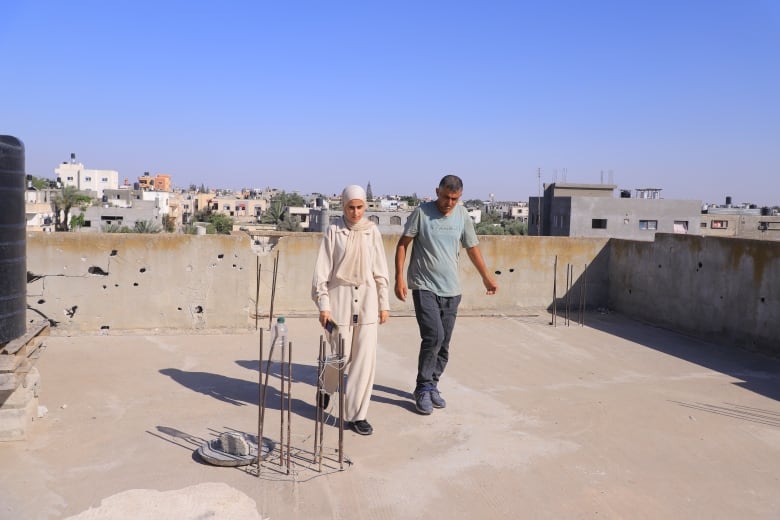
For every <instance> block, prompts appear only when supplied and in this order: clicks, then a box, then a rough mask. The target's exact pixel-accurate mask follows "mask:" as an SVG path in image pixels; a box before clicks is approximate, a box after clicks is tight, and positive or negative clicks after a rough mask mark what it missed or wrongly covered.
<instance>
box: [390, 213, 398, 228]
mask: <svg viewBox="0 0 780 520" xmlns="http://www.w3.org/2000/svg"><path fill="white" fill-rule="evenodd" d="M390 224H391V225H393V226H400V225H401V217H399V216H398V215H393V216H392V217H390Z"/></svg>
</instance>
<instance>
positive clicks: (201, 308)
mask: <svg viewBox="0 0 780 520" xmlns="http://www.w3.org/2000/svg"><path fill="white" fill-rule="evenodd" d="M195 312H196V313H198V314H200V313H202V312H203V307H201V306H200V305H196V306H195Z"/></svg>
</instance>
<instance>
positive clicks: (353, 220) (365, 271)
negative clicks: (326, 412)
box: [312, 185, 390, 435]
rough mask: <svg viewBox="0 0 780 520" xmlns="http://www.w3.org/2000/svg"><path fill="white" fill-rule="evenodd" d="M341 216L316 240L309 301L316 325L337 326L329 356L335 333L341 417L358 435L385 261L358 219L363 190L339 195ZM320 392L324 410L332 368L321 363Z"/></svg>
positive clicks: (362, 430)
mask: <svg viewBox="0 0 780 520" xmlns="http://www.w3.org/2000/svg"><path fill="white" fill-rule="evenodd" d="M341 203H342V207H343V209H344V216H343V217H342V218H341V219H340V220H339V221H338V222H337V223H335V224H331V225H330V226H328V229H327V230H326V231H325V234H324V236H323V237H322V243H321V244H320V250H319V254H318V255H317V263H316V265H315V268H314V277H313V279H312V299H313V300H314V302H315V303H316V304H317V308H318V309H319V311H320V315H319V321H320V325H322V326H323V327H325V326H326V325H327V324H328V321H329V320H332V321H333V322H335V323H336V325H337V326H338V329H337V330H336V329H334V330H333V332H332V333H331V334H330V339H331V342H330V347H331V352H332V353H335V352H336V349H337V346H338V345H337V344H336V341H337V338H338V336H339V334H340V335H341V337H342V338H343V339H344V356H345V359H346V367H345V370H346V372H347V374H348V379H347V382H346V385H345V386H346V388H345V389H344V402H345V410H344V412H345V413H344V418H345V419H346V420H347V421H348V425H349V427H350V428H352V429H353V430H354V431H355V432H357V433H359V434H360V435H371V433H373V428H372V427H371V425H370V424H369V423H368V421H367V420H366V417H367V415H368V405H369V403H370V402H371V389H372V388H373V386H374V372H375V370H376V343H377V326H378V324H381V323H384V322H386V321H387V320H388V318H389V317H390V299H389V292H388V284H389V276H388V271H387V257H386V255H385V249H384V246H383V244H382V236H381V235H380V233H379V230H378V229H377V227H376V225H374V223H373V222H371V221H369V220H368V219H365V218H363V215H364V214H365V212H366V192H365V191H364V190H363V188H361V187H360V186H354V185H352V186H347V187H346V188H344V191H343V192H342V194H341ZM323 383H324V388H325V393H324V394H322V395H318V396H317V404H318V406H322V407H323V408H327V406H328V402H329V401H330V394H332V393H333V392H335V391H336V390H337V389H338V368H337V367H335V366H333V365H332V364H330V363H327V364H326V367H325V374H324V381H323Z"/></svg>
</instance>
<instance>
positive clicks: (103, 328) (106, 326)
mask: <svg viewBox="0 0 780 520" xmlns="http://www.w3.org/2000/svg"><path fill="white" fill-rule="evenodd" d="M110 328H111V327H109V326H108V325H101V326H100V330H108V329H110Z"/></svg>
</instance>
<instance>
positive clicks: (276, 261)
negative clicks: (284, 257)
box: [268, 251, 279, 330]
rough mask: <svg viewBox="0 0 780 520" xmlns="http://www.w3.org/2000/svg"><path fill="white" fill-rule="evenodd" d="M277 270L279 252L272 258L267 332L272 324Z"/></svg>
mask: <svg viewBox="0 0 780 520" xmlns="http://www.w3.org/2000/svg"><path fill="white" fill-rule="evenodd" d="M278 270H279V251H277V252H276V256H275V257H274V271H273V278H272V280H271V306H270V308H269V310H268V330H271V327H273V324H274V299H275V298H276V273H277V271H278Z"/></svg>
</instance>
